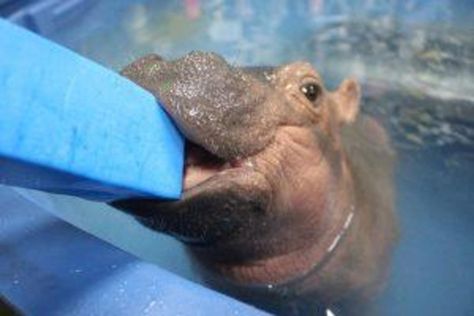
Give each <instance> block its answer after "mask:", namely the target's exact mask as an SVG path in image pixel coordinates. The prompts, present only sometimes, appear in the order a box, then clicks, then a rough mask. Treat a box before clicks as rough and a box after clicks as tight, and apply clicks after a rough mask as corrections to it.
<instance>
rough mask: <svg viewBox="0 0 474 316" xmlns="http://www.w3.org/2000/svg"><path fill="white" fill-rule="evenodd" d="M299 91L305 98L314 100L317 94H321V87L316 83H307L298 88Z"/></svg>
mask: <svg viewBox="0 0 474 316" xmlns="http://www.w3.org/2000/svg"><path fill="white" fill-rule="evenodd" d="M300 90H301V92H303V93H304V95H305V96H306V98H307V99H308V100H309V101H311V102H314V101H316V100H317V99H318V97H319V95H320V94H321V88H320V87H319V85H318V84H316V83H307V84H305V85H303V86H301V88H300Z"/></svg>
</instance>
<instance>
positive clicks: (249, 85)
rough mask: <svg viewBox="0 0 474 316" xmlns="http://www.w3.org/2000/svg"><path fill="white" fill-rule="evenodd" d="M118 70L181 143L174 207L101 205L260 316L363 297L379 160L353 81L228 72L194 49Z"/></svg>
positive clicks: (297, 66)
mask: <svg viewBox="0 0 474 316" xmlns="http://www.w3.org/2000/svg"><path fill="white" fill-rule="evenodd" d="M122 73H123V75H124V76H126V77H128V78H130V79H131V80H133V81H135V82H136V83H137V84H139V85H141V86H142V87H144V88H145V89H148V90H149V91H151V92H152V93H153V94H154V95H155V96H156V97H157V98H158V99H159V100H160V101H161V103H162V104H163V105H164V107H165V109H166V111H167V112H168V113H169V114H170V115H171V117H172V118H173V120H174V121H175V123H176V125H177V126H178V128H179V129H180V130H181V131H182V132H183V133H184V135H185V137H186V138H187V139H188V143H187V150H186V166H185V174H184V192H183V195H182V197H181V199H180V200H179V201H160V200H155V199H129V200H122V201H115V202H114V203H112V205H113V206H115V207H117V208H119V209H122V210H124V211H126V212H128V213H131V214H133V215H134V216H136V218H137V219H138V220H139V221H140V222H142V223H143V224H144V225H146V226H148V227H150V228H151V229H153V230H156V231H159V232H163V233H166V234H169V235H172V236H174V237H176V238H178V239H179V240H181V241H183V242H184V243H185V244H187V245H188V246H189V247H188V249H189V250H190V254H191V255H192V256H193V257H194V258H195V259H196V262H197V263H198V266H199V267H200V269H201V271H202V273H203V275H204V276H205V278H206V280H208V281H209V283H210V284H212V285H213V286H215V287H216V288H218V289H221V290H223V291H226V292H228V293H231V294H233V295H237V296H239V297H240V298H242V299H244V300H246V301H249V302H252V303H254V304H257V305H259V306H264V307H267V308H270V309H271V310H273V311H278V312H282V310H285V308H290V309H291V310H293V311H294V310H297V309H298V308H296V309H295V307H294V305H293V304H294V302H296V301H298V300H309V301H311V302H312V303H314V304H316V303H317V304H319V305H322V306H331V308H334V309H337V308H343V307H341V306H354V304H358V305H360V304H362V303H360V302H363V305H365V303H366V302H368V301H370V300H371V299H372V298H373V297H374V295H375V293H377V291H378V289H379V288H380V284H381V283H382V281H383V280H384V278H385V275H386V271H387V265H388V260H389V257H390V253H391V248H392V244H393V241H394V240H395V239H396V221H395V218H394V210H393V188H392V166H393V152H392V150H391V147H390V145H389V141H388V139H387V136H386V134H385V132H384V130H383V129H382V128H381V127H380V126H379V125H378V124H377V123H376V122H375V121H374V120H373V119H370V118H368V117H365V116H363V115H360V114H359V98H360V91H359V86H358V84H357V82H356V81H354V80H352V79H348V80H345V81H344V82H343V83H342V84H341V85H340V87H339V88H338V89H337V90H336V91H328V90H327V89H326V88H325V87H324V83H323V81H322V79H321V77H320V75H319V74H318V73H317V71H316V70H315V69H314V68H313V67H312V66H311V65H310V64H308V63H305V62H295V63H292V64H288V65H284V66H281V67H274V68H268V67H267V68H239V67H234V66H232V65H229V64H228V63H227V62H226V61H225V60H224V59H222V58H221V57H220V56H218V55H216V54H213V53H203V52H193V53H190V54H188V55H186V56H184V57H182V58H179V59H176V60H171V61H165V60H163V59H161V58H160V57H158V56H156V55H150V56H146V57H144V58H141V59H139V60H137V61H135V62H134V63H132V64H131V65H129V66H128V67H126V68H125V69H124V70H123V72H122ZM255 300H257V301H258V302H255ZM276 302H278V303H276ZM359 303H360V304H359ZM270 305H272V306H270ZM307 305H308V304H307ZM309 305H311V304H309ZM282 306H283V307H282ZM288 306H290V307H288ZM358 311H359V314H360V313H361V310H360V309H358ZM284 313H289V309H288V310H286V311H285V312H284Z"/></svg>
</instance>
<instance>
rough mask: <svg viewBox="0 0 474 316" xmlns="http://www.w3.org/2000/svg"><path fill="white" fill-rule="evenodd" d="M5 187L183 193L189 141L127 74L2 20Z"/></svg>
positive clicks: (1, 168)
mask: <svg viewBox="0 0 474 316" xmlns="http://www.w3.org/2000/svg"><path fill="white" fill-rule="evenodd" d="M0 47H1V49H0V183H3V184H7V185H14V186H22V187H27V188H32V189H38V190H44V191H48V192H55V193H62V194H69V195H75V196H80V197H83V198H88V199H93V200H102V201H107V200H113V199H118V198H126V197H130V196H160V197H165V198H177V197H179V196H180V194H181V186H182V168H183V158H184V157H183V138H182V136H181V135H180V133H179V132H178V131H177V129H176V128H175V127H174V125H173V123H172V122H171V120H170V119H169V118H168V116H167V115H166V113H165V112H164V111H163V110H162V109H161V107H160V106H158V104H157V101H156V100H155V98H154V97H153V96H152V95H151V94H150V93H148V92H147V91H145V90H143V89H142V88H140V87H138V86H137V85H135V84H134V83H133V82H131V81H129V80H127V79H126V78H123V77H121V76H120V75H118V74H116V73H114V72H112V71H109V70H107V69H105V68H104V67H102V66H99V65H98V64H96V63H94V62H92V61H89V60H87V59H85V58H83V57H81V56H79V55H77V54H75V53H73V52H71V51H69V50H67V49H65V48H63V47H60V46H59V45H57V44H54V43H52V42H50V41H48V40H46V39H43V38H41V37H39V36H37V35H35V34H33V33H31V32H29V31H26V30H24V29H22V28H20V27H17V26H14V25H13V24H10V23H9V22H7V21H5V20H1V19H0Z"/></svg>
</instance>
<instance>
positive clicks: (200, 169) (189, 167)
mask: <svg viewBox="0 0 474 316" xmlns="http://www.w3.org/2000/svg"><path fill="white" fill-rule="evenodd" d="M185 146H186V151H185V164H184V177H183V190H184V191H185V192H186V191H188V190H190V189H192V188H195V187H197V186H199V185H200V184H202V183H204V182H206V181H207V180H209V179H211V178H213V177H215V176H217V175H222V174H223V173H224V172H225V171H227V170H231V169H238V168H240V167H242V164H243V162H244V161H245V159H232V160H229V161H226V160H224V159H222V158H220V157H218V156H216V155H215V154H213V153H211V152H210V151H208V150H206V149H205V148H203V147H202V146H200V145H198V144H195V143H193V142H191V141H189V140H186V144H185Z"/></svg>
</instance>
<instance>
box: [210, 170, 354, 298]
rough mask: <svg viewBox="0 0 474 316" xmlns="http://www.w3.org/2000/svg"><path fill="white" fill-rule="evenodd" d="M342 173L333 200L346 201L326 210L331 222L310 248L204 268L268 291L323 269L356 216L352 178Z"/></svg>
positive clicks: (237, 281) (347, 171) (211, 263)
mask: <svg viewBox="0 0 474 316" xmlns="http://www.w3.org/2000/svg"><path fill="white" fill-rule="evenodd" d="M343 170H344V171H343V176H342V177H341V178H342V179H344V180H343V183H341V185H340V186H339V189H340V191H339V193H338V194H337V196H336V200H337V201H347V202H346V203H343V204H342V205H337V206H335V207H334V208H333V209H330V210H326V212H330V213H331V214H332V215H333V219H332V220H331V223H330V225H328V226H327V228H326V230H325V233H324V234H323V235H322V237H321V238H320V239H319V240H317V241H316V242H314V243H312V244H311V245H310V246H309V247H303V248H300V249H297V250H294V251H291V252H288V253H283V254H279V255H275V256H272V257H268V258H262V259H259V260H255V261H252V262H246V263H245V264H242V263H233V262H219V263H216V262H206V265H207V266H209V265H211V266H213V267H212V269H211V270H212V271H219V273H220V274H221V275H223V276H225V278H226V279H228V280H230V281H231V283H237V284H240V285H244V286H246V285H251V286H252V287H253V286H254V285H256V286H257V287H259V286H263V287H264V288H267V287H268V288H271V289H276V288H278V287H281V286H284V287H289V286H291V284H296V283H298V282H300V281H301V280H303V279H305V278H306V277H307V276H308V275H309V274H313V273H316V272H317V271H319V270H320V269H322V268H323V267H324V266H326V265H327V263H328V262H329V261H330V259H331V258H332V257H333V254H334V253H335V252H337V250H338V248H340V247H341V245H342V244H343V243H344V240H345V239H346V238H345V237H346V235H347V232H348V231H349V230H350V227H351V226H352V222H353V219H354V217H355V216H356V213H357V209H356V206H355V197H354V189H353V180H352V176H351V174H350V171H349V170H348V168H343ZM315 229H317V228H315ZM211 278H212V277H211ZM212 279H213V278H212Z"/></svg>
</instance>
